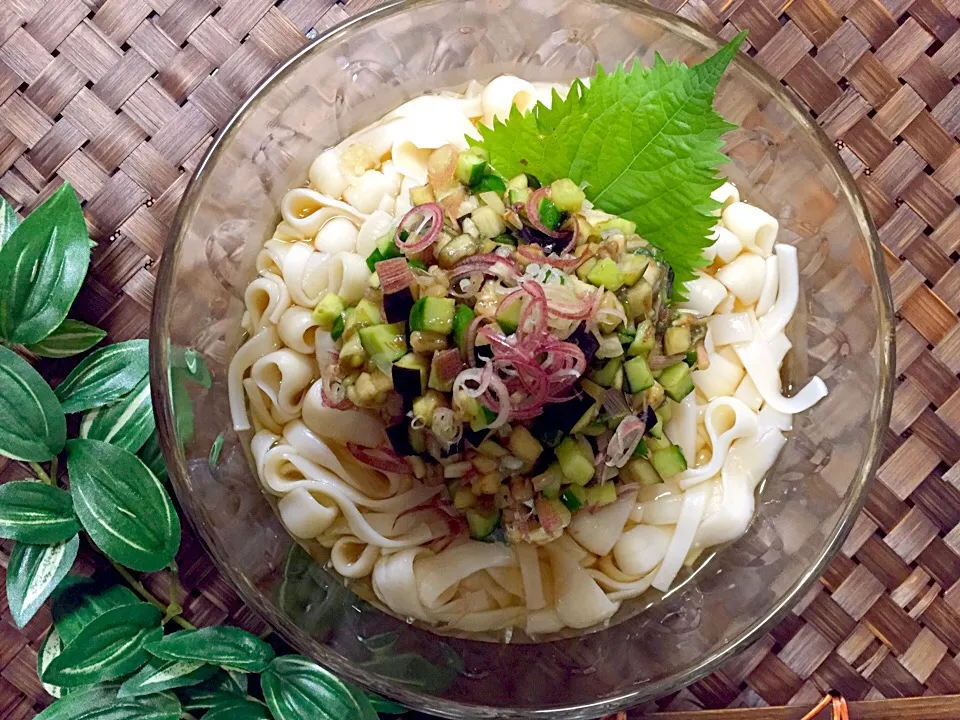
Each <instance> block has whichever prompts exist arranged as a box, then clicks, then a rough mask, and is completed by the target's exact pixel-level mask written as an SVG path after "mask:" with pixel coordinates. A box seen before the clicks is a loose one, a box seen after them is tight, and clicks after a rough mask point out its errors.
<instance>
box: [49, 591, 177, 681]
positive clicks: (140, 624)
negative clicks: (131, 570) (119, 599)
mask: <svg viewBox="0 0 960 720" xmlns="http://www.w3.org/2000/svg"><path fill="white" fill-rule="evenodd" d="M160 621H161V615H160V611H159V610H158V609H157V608H156V607H154V606H153V605H151V604H150V603H145V602H141V603H137V604H136V605H124V606H122V607H118V608H114V609H112V610H108V611H107V612H105V613H103V614H102V615H100V616H99V617H97V618H96V619H94V620H92V621H91V622H89V623H88V624H87V625H86V626H84V628H83V629H82V630H81V631H80V632H79V633H78V634H77V636H76V637H75V638H74V639H73V640H72V641H71V642H69V643H67V645H66V646H65V647H64V648H63V650H62V651H61V653H60V654H59V655H58V656H57V657H55V658H54V659H53V660H52V661H51V662H50V664H49V665H48V666H47V667H46V669H45V670H44V672H43V676H42V677H41V680H43V681H44V682H48V683H50V684H52V685H59V686H61V687H77V686H79V685H89V684H91V683H99V682H104V681H107V680H113V679H114V678H118V677H121V676H123V675H126V674H127V673H131V672H133V671H134V670H136V669H138V668H139V667H140V666H141V665H143V664H144V663H145V662H146V661H147V660H148V659H149V657H150V656H149V655H148V654H147V651H146V650H144V649H143V646H144V645H146V644H147V643H149V642H152V641H154V640H157V639H158V638H160V636H162V635H163V627H162V625H161V624H160Z"/></svg>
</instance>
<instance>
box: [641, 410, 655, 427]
mask: <svg viewBox="0 0 960 720" xmlns="http://www.w3.org/2000/svg"><path fill="white" fill-rule="evenodd" d="M643 424H644V425H646V427H647V430H649V429H650V428H652V427H653V426H654V425H656V424H657V413H656V412H655V411H654V409H653V408H652V407H650V406H649V405H647V412H646V414H645V415H644V416H643Z"/></svg>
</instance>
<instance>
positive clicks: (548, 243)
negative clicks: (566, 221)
mask: <svg viewBox="0 0 960 720" xmlns="http://www.w3.org/2000/svg"><path fill="white" fill-rule="evenodd" d="M520 239H521V240H523V241H524V242H526V243H530V244H532V245H539V246H540V247H541V248H542V249H543V252H545V253H546V254H547V255H550V254H551V253H557V254H558V255H559V254H560V253H561V252H562V251H563V249H564V248H565V247H566V246H567V245H569V244H570V235H569V234H564V235H563V236H562V237H559V238H552V237H550V236H548V235H545V234H544V233H542V232H540V231H539V230H537V229H536V228H532V227H527V226H526V225H524V226H523V228H521V229H520Z"/></svg>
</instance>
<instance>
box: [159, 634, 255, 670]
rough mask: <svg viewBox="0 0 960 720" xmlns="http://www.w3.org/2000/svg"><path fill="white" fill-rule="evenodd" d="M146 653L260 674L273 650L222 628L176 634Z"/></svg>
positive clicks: (250, 635)
mask: <svg viewBox="0 0 960 720" xmlns="http://www.w3.org/2000/svg"><path fill="white" fill-rule="evenodd" d="M147 652H149V653H150V654H151V655H155V656H156V657H160V658H164V659H166V660H184V661H194V662H204V663H209V664H210V665H219V666H221V667H223V668H226V669H228V670H241V671H243V672H262V671H263V670H264V669H266V667H267V665H269V664H270V661H271V660H272V659H273V656H274V652H273V648H272V647H270V646H269V645H268V644H267V643H265V642H264V641H263V640H261V639H260V638H258V637H257V636H256V635H253V634H252V633H248V632H246V631H245V630H241V629H240V628H235V627H226V626H224V627H207V628H201V629H200V630H180V631H179V632H175V633H172V634H170V635H167V636H166V637H165V638H163V639H162V640H160V641H158V642H155V643H151V644H150V645H147Z"/></svg>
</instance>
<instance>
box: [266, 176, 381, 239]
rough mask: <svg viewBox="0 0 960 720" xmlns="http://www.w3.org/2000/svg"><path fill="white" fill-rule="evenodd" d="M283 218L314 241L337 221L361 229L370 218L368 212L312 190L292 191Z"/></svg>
mask: <svg viewBox="0 0 960 720" xmlns="http://www.w3.org/2000/svg"><path fill="white" fill-rule="evenodd" d="M280 215H281V216H282V217H283V221H284V222H285V223H287V225H289V226H290V228H291V229H293V231H294V232H296V233H297V234H299V236H300V237H301V238H303V239H304V240H310V241H313V240H314V238H316V237H317V234H318V233H319V232H320V228H322V227H323V226H324V225H325V224H326V223H327V222H329V221H330V220H331V219H333V218H337V217H346V218H349V219H350V220H352V221H353V222H354V223H355V224H356V225H357V226H359V225H360V224H361V223H362V222H363V221H364V220H366V219H367V216H366V214H365V213H362V212H360V211H358V210H357V209H356V208H354V207H352V206H351V205H348V204H347V203H345V202H341V201H340V200H337V199H336V198H333V197H330V196H328V195H323V194H321V193H318V192H317V191H316V190H311V189H310V188H295V189H293V190H288V191H287V192H286V193H285V194H284V196H283V200H282V201H281V203H280Z"/></svg>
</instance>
